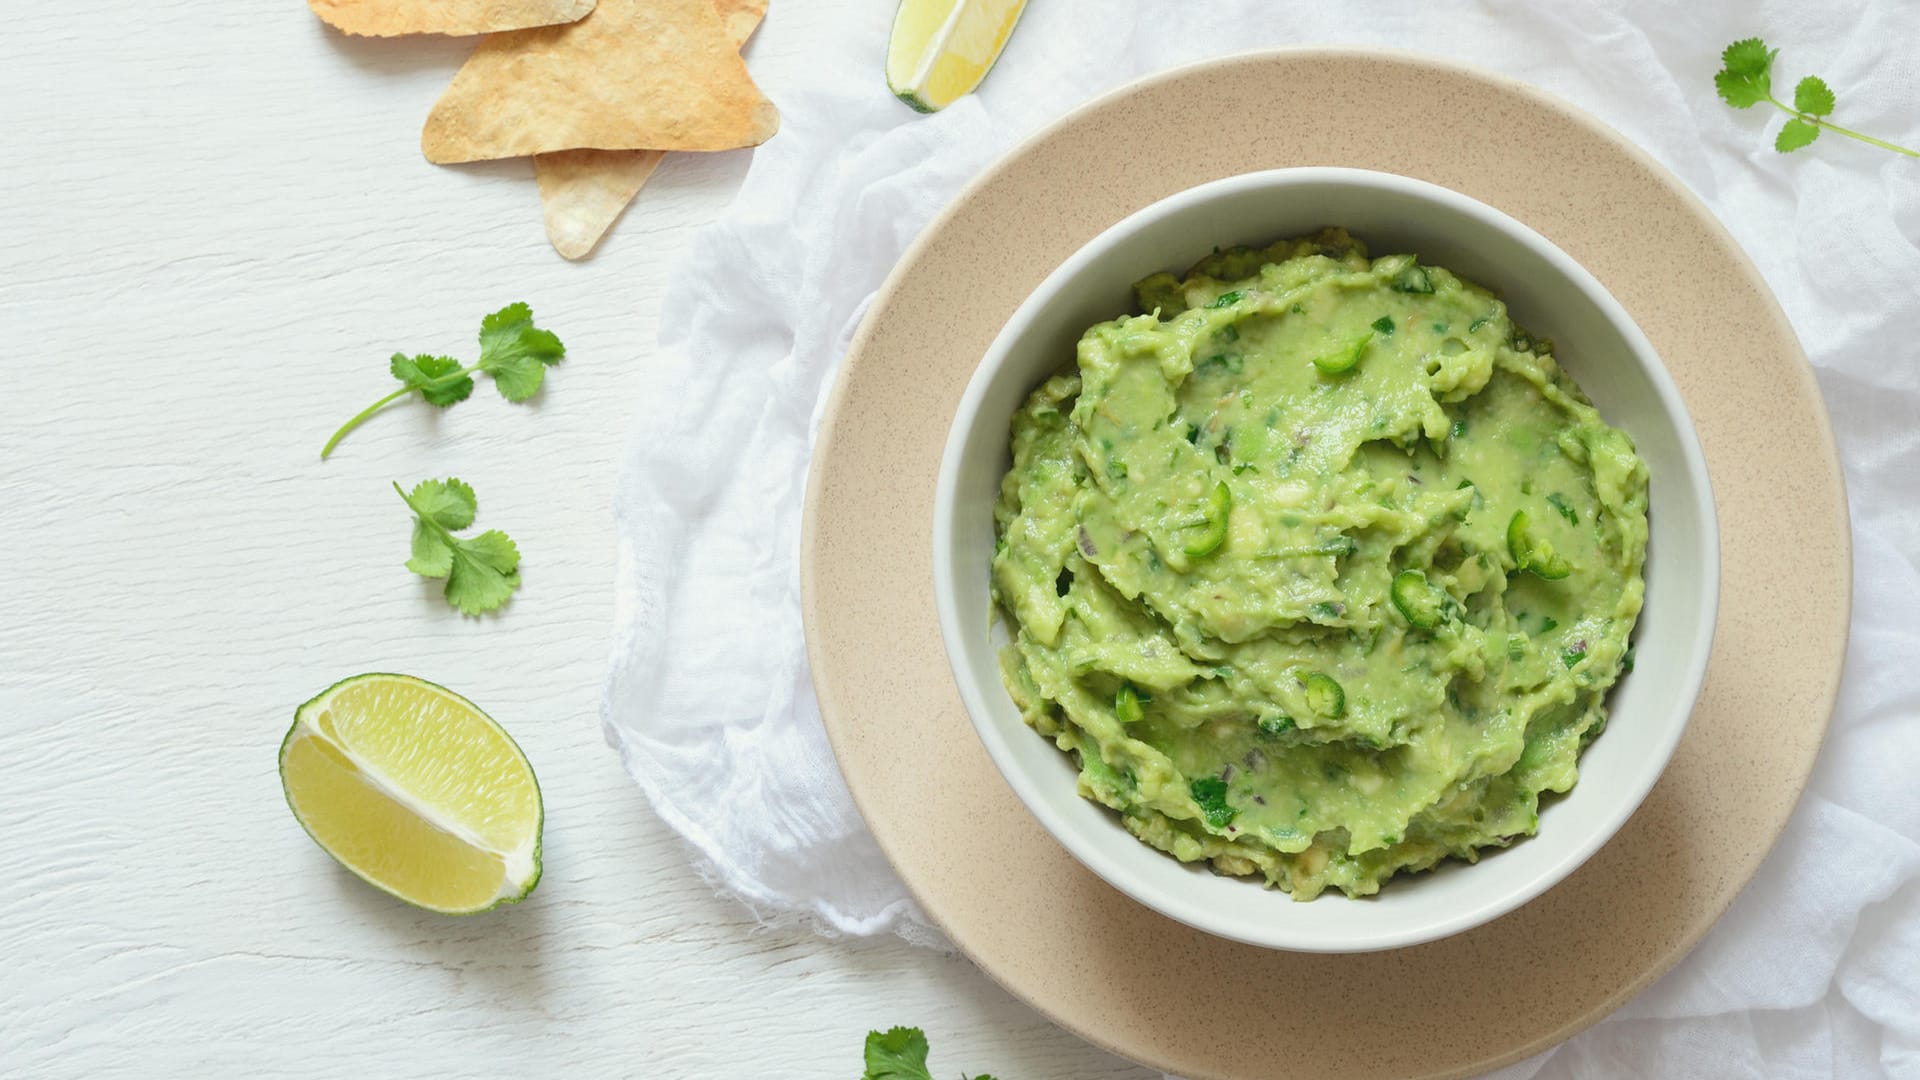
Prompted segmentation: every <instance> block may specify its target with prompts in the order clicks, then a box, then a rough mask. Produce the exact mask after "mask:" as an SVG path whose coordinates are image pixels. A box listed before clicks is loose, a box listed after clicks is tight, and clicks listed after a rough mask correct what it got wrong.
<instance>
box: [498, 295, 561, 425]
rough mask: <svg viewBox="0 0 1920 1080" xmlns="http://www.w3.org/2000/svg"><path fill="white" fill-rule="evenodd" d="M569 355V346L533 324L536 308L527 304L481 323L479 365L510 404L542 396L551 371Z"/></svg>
mask: <svg viewBox="0 0 1920 1080" xmlns="http://www.w3.org/2000/svg"><path fill="white" fill-rule="evenodd" d="M566 355H567V348H566V346H564V345H562V344H560V339H559V338H557V337H555V336H553V333H552V331H549V330H541V329H539V328H538V327H536V326H534V325H533V309H532V308H529V307H528V306H527V305H525V304H508V305H507V306H506V307H503V308H501V309H500V310H499V311H496V312H494V313H493V314H491V315H489V316H487V317H486V318H485V319H483V320H481V322H480V363H479V365H478V366H479V368H480V370H481V371H484V372H486V373H487V374H489V375H491V376H493V385H494V386H495V387H497V388H498V389H499V390H500V396H502V397H504V398H506V399H507V400H508V401H525V400H527V399H528V398H530V397H532V396H533V395H534V394H536V393H538V392H539V390H540V384H541V382H542V381H544V380H545V379H546V375H547V368H548V367H549V366H550V365H553V364H557V363H559V362H560V361H561V360H562V359H563V358H565V357H566Z"/></svg>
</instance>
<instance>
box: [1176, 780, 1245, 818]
mask: <svg viewBox="0 0 1920 1080" xmlns="http://www.w3.org/2000/svg"><path fill="white" fill-rule="evenodd" d="M1187 792H1188V794H1190V795H1192V796H1193V801H1194V802H1195V803H1196V804H1198V805H1199V807H1200V812H1201V813H1203V814H1205V815H1206V816H1207V824H1209V825H1211V826H1213V827H1214V828H1216V829H1224V828H1226V827H1227V826H1228V825H1229V824H1231V823H1232V821H1233V819H1234V818H1236V817H1238V816H1239V815H1240V811H1238V810H1235V809H1234V808H1233V807H1231V806H1228V805H1227V782H1226V781H1225V780H1222V779H1220V778H1219V777H1217V776H1206V777H1202V778H1200V779H1198V780H1195V781H1193V782H1191V783H1189V784H1188V785H1187Z"/></svg>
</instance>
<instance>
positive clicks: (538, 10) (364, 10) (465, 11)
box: [307, 0, 593, 37]
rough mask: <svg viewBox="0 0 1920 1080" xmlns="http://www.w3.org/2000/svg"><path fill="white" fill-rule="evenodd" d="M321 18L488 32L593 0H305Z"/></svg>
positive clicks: (396, 28)
mask: <svg viewBox="0 0 1920 1080" xmlns="http://www.w3.org/2000/svg"><path fill="white" fill-rule="evenodd" d="M307 6H308V7H310V8H312V9H313V13H314V14H315V15H318V16H320V19H321V21H322V22H325V23H326V24H327V25H328V26H331V27H333V28H334V29H336V30H340V31H344V32H346V33H349V34H362V35H365V36H367V37H392V36H394V35H396V34H491V33H493V32H495V31H497V30H524V29H526V28H527V27H530V26H552V25H554V24H555V23H570V22H574V21H575V20H578V19H583V18H585V17H586V15H587V12H589V11H592V10H593V0H307Z"/></svg>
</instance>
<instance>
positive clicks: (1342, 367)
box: [1313, 330, 1373, 375]
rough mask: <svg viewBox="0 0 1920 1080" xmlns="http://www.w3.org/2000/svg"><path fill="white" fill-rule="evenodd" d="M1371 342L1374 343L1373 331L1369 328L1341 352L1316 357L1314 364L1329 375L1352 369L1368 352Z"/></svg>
mask: <svg viewBox="0 0 1920 1080" xmlns="http://www.w3.org/2000/svg"><path fill="white" fill-rule="evenodd" d="M1371 344H1373V331H1371V330H1369V331H1367V332H1366V333H1364V334H1361V335H1360V336H1359V337H1358V338H1357V339H1355V340H1354V343H1353V344H1351V345H1349V346H1347V347H1346V348H1344V349H1341V350H1340V351H1339V352H1331V353H1328V354H1326V355H1325V356H1316V357H1314V358H1313V366H1314V367H1317V368H1319V369H1320V370H1321V371H1323V372H1325V373H1326V374H1328V375H1340V374H1343V373H1345V372H1348V371H1352V370H1353V368H1354V365H1355V364H1358V363H1359V362H1360V358H1361V357H1362V356H1365V355H1366V354H1367V346H1368V345H1371Z"/></svg>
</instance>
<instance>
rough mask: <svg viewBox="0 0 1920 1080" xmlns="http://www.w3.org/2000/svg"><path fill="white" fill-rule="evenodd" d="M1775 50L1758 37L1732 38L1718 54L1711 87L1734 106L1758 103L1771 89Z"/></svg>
mask: <svg viewBox="0 0 1920 1080" xmlns="http://www.w3.org/2000/svg"><path fill="white" fill-rule="evenodd" d="M1778 53H1779V50H1778V49H1769V48H1767V45H1766V42H1764V41H1761V40H1760V39H1759V38H1748V39H1746V40H1745V41H1736V42H1734V43H1733V44H1731V45H1729V46H1727V48H1726V51H1725V52H1723V53H1721V54H1720V64H1721V69H1720V73H1719V74H1717V75H1715V76H1714V77H1713V88H1714V89H1715V90H1718V91H1719V92H1720V96H1721V98H1723V99H1725V101H1726V103H1727V104H1729V105H1731V106H1733V107H1734V108H1736V109H1745V108H1749V107H1751V106H1754V105H1758V104H1760V103H1761V102H1763V101H1765V100H1767V96H1768V95H1769V94H1771V93H1772V92H1773V58H1774V56H1775V55H1777V54H1778Z"/></svg>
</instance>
